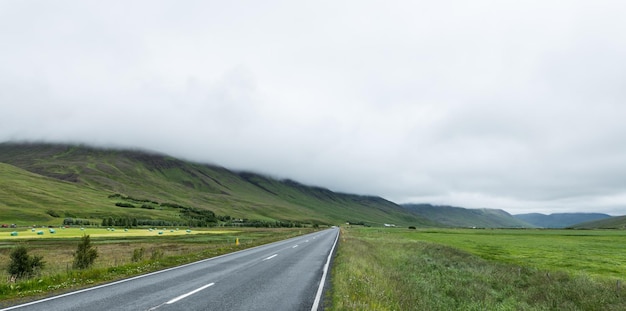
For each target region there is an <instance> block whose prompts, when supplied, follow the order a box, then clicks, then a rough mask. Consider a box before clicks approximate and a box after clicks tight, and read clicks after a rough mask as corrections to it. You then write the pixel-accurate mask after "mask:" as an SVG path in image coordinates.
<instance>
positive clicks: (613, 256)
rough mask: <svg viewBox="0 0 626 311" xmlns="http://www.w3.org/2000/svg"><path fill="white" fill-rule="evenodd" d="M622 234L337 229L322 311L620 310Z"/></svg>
mask: <svg viewBox="0 0 626 311" xmlns="http://www.w3.org/2000/svg"><path fill="white" fill-rule="evenodd" d="M625 242H626V232H623V231H573V230H480V229H479V230H471V229H467V230H466V229H462V230H456V229H434V230H406V229H377V228H356V227H353V228H343V229H342V237H341V243H340V244H339V246H338V251H337V257H336V259H335V263H334V268H333V272H332V292H331V294H330V295H329V299H330V300H331V301H332V307H331V308H329V309H330V310H626V298H625V297H626V291H625V290H624V286H623V283H622V282H623V279H624V280H626V278H624V272H625V268H626V258H625V256H624V251H623V245H626V244H625Z"/></svg>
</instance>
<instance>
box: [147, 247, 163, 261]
mask: <svg viewBox="0 0 626 311" xmlns="http://www.w3.org/2000/svg"><path fill="white" fill-rule="evenodd" d="M161 258H163V251H162V250H160V249H156V248H154V249H152V254H150V260H159V259H161Z"/></svg>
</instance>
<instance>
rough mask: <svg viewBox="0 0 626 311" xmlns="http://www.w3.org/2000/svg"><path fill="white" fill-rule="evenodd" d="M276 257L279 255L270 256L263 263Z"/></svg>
mask: <svg viewBox="0 0 626 311" xmlns="http://www.w3.org/2000/svg"><path fill="white" fill-rule="evenodd" d="M276 256H278V254H274V255H272V256H269V257H267V258H265V259H263V261H266V260H270V259H272V258H274V257H276Z"/></svg>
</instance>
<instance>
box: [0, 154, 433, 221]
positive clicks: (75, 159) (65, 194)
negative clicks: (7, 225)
mask: <svg viewBox="0 0 626 311" xmlns="http://www.w3.org/2000/svg"><path fill="white" fill-rule="evenodd" d="M0 162H1V163H5V164H4V165H3V166H2V167H3V174H2V175H0V186H2V189H5V187H6V189H13V190H10V191H9V190H6V191H3V192H2V193H1V195H2V198H1V199H2V203H0V209H1V210H0V212H2V214H1V215H2V216H0V218H1V219H0V221H4V222H9V220H11V221H13V222H16V223H17V222H22V223H23V222H29V221H34V220H38V221H44V222H46V221H47V223H53V222H55V221H58V220H57V219H55V217H53V216H51V215H50V213H47V211H50V210H52V211H53V213H52V214H55V213H56V214H57V215H58V217H56V218H60V217H76V218H83V219H94V220H96V219H100V218H103V217H107V216H109V215H112V216H115V217H136V218H146V219H169V220H175V219H178V218H180V217H181V210H180V209H177V208H176V207H172V206H187V207H193V208H196V209H201V210H210V211H213V212H214V213H215V214H217V215H228V216H231V217H232V218H247V219H256V220H262V221H298V222H307V223H326V224H337V223H343V222H345V221H359V222H360V221H362V222H365V223H370V224H382V223H395V224H398V225H435V224H434V223H433V222H430V221H428V220H426V219H424V218H422V217H420V216H419V215H417V214H415V213H413V212H410V211H407V210H405V209H403V208H402V207H401V206H399V205H396V204H395V203H392V202H390V201H387V200H384V199H382V198H378V197H371V196H358V195H351V194H341V193H335V192H332V191H330V190H327V189H323V188H319V187H309V186H304V185H301V184H299V183H297V182H294V181H290V180H275V179H272V178H268V177H266V176H262V175H259V174H254V173H237V172H233V171H230V170H228V169H225V168H223V167H218V166H214V165H206V164H199V163H192V162H188V161H183V160H180V159H176V158H172V157H169V156H166V155H161V154H155V153H149V152H144V151H132V150H111V149H98V148H91V147H86V146H76V145H59V144H38V143H37V144H36V143H33V144H24V143H3V144H0ZM18 184H21V185H23V186H17V185H18ZM34 188H36V189H40V190H39V191H34V190H33V189H34ZM20 189H21V190H20ZM32 193H38V194H39V195H37V196H34V195H32ZM115 194H121V196H115ZM123 198H127V199H125V200H124V201H128V202H130V203H132V204H134V205H135V207H140V206H142V205H143V206H144V207H146V208H124V207H119V206H116V205H115V203H120V202H119V201H120V200H121V199H123ZM128 198H130V199H128ZM128 202H126V203H128ZM162 203H173V205H171V204H170V205H163V204H162ZM54 211H57V212H54ZM4 212H7V213H4ZM4 215H12V216H10V219H9V216H6V218H5V216H4ZM5 219H6V220H5Z"/></svg>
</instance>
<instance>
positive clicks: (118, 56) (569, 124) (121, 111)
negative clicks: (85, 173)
mask: <svg viewBox="0 0 626 311" xmlns="http://www.w3.org/2000/svg"><path fill="white" fill-rule="evenodd" d="M624 9H626V4H623V3H622V2H619V1H608V0H606V1H596V2H594V3H593V4H590V3H589V2H586V1H549V2H546V1H524V2H502V1H478V2H476V1H474V2H467V1H439V2H433V1H417V2H416V1H390V2H389V1H388V2H385V3H382V2H377V1H341V2H337V1H332V2H331V1H318V2H315V3H299V2H282V1H265V2H263V3H260V2H255V1H231V2H228V3H224V2H217V1H185V2H180V1H133V2H130V3H129V2H127V1H106V2H101V1H74V0H67V1H58V2H55V3H54V4H52V3H50V2H47V1H3V2H1V3H0V29H2V30H0V42H1V44H2V46H1V51H2V52H0V112H1V113H0V141H3V140H19V139H28V140H39V139H44V140H50V141H71V142H84V143H93V144H98V145H115V146H123V147H141V148H147V149H153V150H157V151H162V152H166V153H169V154H172V155H175V156H181V157H185V158H188V159H192V160H196V161H203V162H211V163H217V164H221V165H224V166H226V167H230V168H234V169H249V170H255V171H260V172H264V173H268V174H272V175H274V176H279V177H288V178H292V179H296V180H299V181H301V182H304V183H309V184H314V185H321V186H325V187H329V188H331V189H333V190H337V191H344V192H356V193H366V194H375V195H381V196H383V197H386V198H389V199H392V200H394V201H397V202H408V201H419V202H428V201H431V202H433V203H437V204H455V205H460V206H470V207H491V208H505V209H507V210H511V211H516V212H524V211H526V210H528V211H531V210H532V211H546V212H549V211H557V210H558V211H577V210H584V211H606V212H611V213H613V214H624V213H625V212H626V201H625V200H624V198H623V190H622V189H621V187H622V185H623V184H624V182H625V177H624V176H626V169H625V168H624V165H623V164H622V162H623V159H624V158H626V144H624V143H623V137H625V136H626V123H624V122H623V120H622V119H623V116H624V115H626V105H624V104H623V102H624V99H625V98H626V91H624V90H626V88H625V87H624V86H625V85H624V83H625V82H624V81H626V74H625V73H626V62H625V61H623V57H622V56H623V55H625V54H626V39H625V38H624V36H622V35H621V31H622V29H624V28H625V26H626V22H625V21H624V20H623V18H622V17H621V12H623V11H624Z"/></svg>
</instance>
